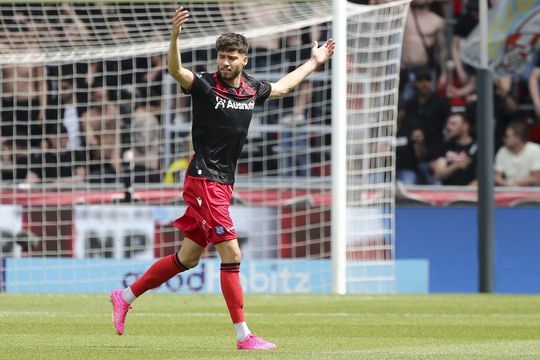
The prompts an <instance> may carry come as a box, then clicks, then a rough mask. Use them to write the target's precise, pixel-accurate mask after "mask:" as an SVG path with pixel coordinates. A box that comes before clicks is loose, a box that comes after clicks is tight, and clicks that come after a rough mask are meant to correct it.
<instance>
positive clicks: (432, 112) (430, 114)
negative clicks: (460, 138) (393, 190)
mask: <svg viewBox="0 0 540 360" xmlns="http://www.w3.org/2000/svg"><path fill="white" fill-rule="evenodd" d="M432 76H433V75H432V72H431V71H430V70H429V69H428V68H419V69H418V70H417V71H416V80H415V88H416V94H415V96H414V97H413V98H412V99H411V100H410V101H408V102H407V103H406V104H405V113H406V117H407V120H406V121H407V122H414V123H416V124H417V126H418V128H419V129H420V130H421V133H420V132H415V133H414V134H413V135H414V141H415V142H416V143H418V144H420V145H422V146H423V147H424V148H425V150H424V151H422V152H421V153H419V154H418V155H419V158H418V162H419V171H420V174H421V176H422V177H423V179H422V182H425V183H427V184H431V185H435V184H438V181H437V180H436V179H435V178H433V176H432V175H431V173H430V170H429V163H430V162H431V161H432V160H433V159H435V158H436V157H438V156H439V155H440V154H441V150H442V149H441V146H442V144H443V141H444V135H443V129H444V121H445V119H446V118H448V115H449V113H450V108H449V105H448V102H447V101H446V99H443V98H442V97H440V96H438V95H437V94H435V93H434V91H433V88H432V86H431V83H432V80H433V78H432Z"/></svg>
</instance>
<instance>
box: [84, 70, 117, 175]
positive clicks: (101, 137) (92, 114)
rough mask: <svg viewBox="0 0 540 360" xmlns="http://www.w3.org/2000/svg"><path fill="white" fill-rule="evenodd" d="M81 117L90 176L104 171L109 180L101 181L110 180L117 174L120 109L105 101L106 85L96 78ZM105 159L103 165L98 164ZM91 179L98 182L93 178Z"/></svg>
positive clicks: (107, 97)
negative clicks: (89, 163)
mask: <svg viewBox="0 0 540 360" xmlns="http://www.w3.org/2000/svg"><path fill="white" fill-rule="evenodd" d="M81 120H82V125H83V129H84V131H85V135H86V148H87V150H88V151H89V153H90V161H91V169H90V175H91V176H92V175H94V174H96V175H97V174H107V175H108V176H107V177H108V178H109V181H105V182H114V181H115V180H116V179H115V177H116V174H120V173H121V161H120V152H121V149H120V127H121V118H120V111H119V109H118V107H117V106H116V105H114V104H113V103H112V102H111V101H110V100H109V95H108V91H107V88H106V87H105V86H104V85H103V83H102V82H101V80H99V79H96V81H95V82H94V88H93V89H91V91H90V103H89V107H88V110H87V111H86V112H85V113H84V114H83V115H82V119H81ZM105 160H106V164H105V163H103V164H102V163H100V162H101V161H105ZM91 180H95V181H100V180H99V179H94V178H93V177H92V179H91ZM113 180H114V181H113Z"/></svg>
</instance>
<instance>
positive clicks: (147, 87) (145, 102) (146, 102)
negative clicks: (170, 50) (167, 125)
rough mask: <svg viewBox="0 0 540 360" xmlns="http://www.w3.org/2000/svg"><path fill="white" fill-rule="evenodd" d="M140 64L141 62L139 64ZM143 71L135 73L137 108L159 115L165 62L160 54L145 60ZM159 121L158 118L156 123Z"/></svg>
mask: <svg viewBox="0 0 540 360" xmlns="http://www.w3.org/2000/svg"><path fill="white" fill-rule="evenodd" d="M140 63H141V64H142V61H141V62H140ZM144 65H145V69H146V70H145V71H139V72H137V78H138V79H137V90H136V96H137V97H139V98H140V99H141V100H140V101H139V102H138V104H137V107H142V108H144V109H146V110H147V111H150V112H152V113H153V114H157V115H159V114H160V113H161V111H162V110H163V109H162V106H161V98H162V96H161V95H162V88H163V73H164V71H165V68H166V66H165V61H164V57H163V55H162V54H158V55H153V56H151V57H150V58H149V59H147V63H146V64H144ZM159 120H160V119H159V118H158V121H159Z"/></svg>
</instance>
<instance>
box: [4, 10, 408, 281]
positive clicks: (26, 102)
mask: <svg viewBox="0 0 540 360" xmlns="http://www.w3.org/2000/svg"><path fill="white" fill-rule="evenodd" d="M407 6H408V1H399V2H395V3H393V4H388V5H383V6H378V7H369V8H368V7H362V6H357V5H352V4H349V5H348V14H349V17H348V20H347V21H348V37H349V41H348V44H347V47H348V64H347V65H346V66H347V68H348V73H349V77H348V93H347V99H348V118H347V123H348V127H349V131H348V138H347V139H346V140H345V139H344V141H347V144H348V155H347V156H348V175H349V176H348V183H347V188H348V205H347V207H348V212H347V214H348V215H347V216H348V220H349V221H348V224H349V225H348V229H349V230H348V234H347V241H348V250H347V251H348V260H349V262H348V263H349V270H348V291H349V292H391V291H393V290H394V285H393V284H394V282H395V276H394V271H393V262H392V259H393V257H394V255H393V249H394V239H393V233H394V231H393V226H394V225H393V216H394V214H393V185H392V184H393V143H392V139H393V134H394V131H395V129H394V121H395V119H394V118H395V106H396V99H397V77H398V72H399V56H400V45H401V32H402V29H403V21H404V15H405V13H406V10H407ZM175 7H176V5H175V4H171V3H154V2H152V3H112V2H105V3H90V4H86V3H79V2H73V3H57V4H55V3H10V4H6V3H4V4H0V11H1V13H2V16H1V17H0V22H1V23H0V25H1V26H2V28H3V31H2V33H1V35H0V46H1V48H2V51H1V52H0V68H1V78H0V85H1V86H2V104H1V109H0V110H1V115H2V125H1V129H0V131H1V134H0V137H1V140H2V149H1V179H0V180H1V194H0V200H1V205H0V213H1V216H0V219H1V220H0V230H1V232H0V234H1V236H0V259H1V260H0V291H16V292H25V291H33V292H56V291H61V292H104V291H108V290H110V289H111V288H115V287H121V286H126V285H128V284H129V283H130V282H132V281H133V280H134V279H135V278H136V277H137V276H139V275H140V274H141V273H142V272H143V271H144V270H145V269H146V268H147V267H148V266H149V265H150V264H151V263H152V261H153V259H155V258H157V257H161V256H165V255H168V254H171V253H174V252H175V251H177V250H178V249H179V246H180V244H181V242H182V240H183V235H182V233H181V232H180V231H179V230H177V229H176V228H174V227H173V225H172V222H173V221H174V220H175V219H176V218H177V217H179V216H180V215H181V214H182V213H183V211H184V210H185V204H184V203H183V201H182V197H181V195H182V194H181V190H182V182H183V176H184V172H185V169H186V167H187V165H188V162H189V159H190V156H191V153H192V149H191V144H190V130H191V121H192V119H191V111H190V110H191V100H190V98H189V97H188V96H187V95H185V94H183V93H182V92H181V91H179V88H178V86H177V85H176V83H175V82H174V80H173V79H172V78H171V77H170V76H169V75H168V74H167V71H166V67H167V66H166V52H167V49H168V41H169V33H170V21H171V19H172V15H173V14H174V10H175ZM189 10H190V15H191V16H190V20H189V21H188V22H187V23H186V25H185V26H184V27H183V30H182V35H181V37H180V48H181V55H182V63H183V65H184V66H185V67H187V68H189V69H191V70H193V71H209V72H213V71H215V58H216V53H215V50H214V41H215V39H216V37H217V35H219V34H220V33H223V32H240V33H243V34H245V35H246V36H247V37H248V38H249V40H250V45H251V49H250V60H249V63H248V66H247V71H249V72H250V73H252V74H253V75H254V76H255V77H256V78H257V79H258V80H265V81H269V82H275V81H277V80H278V79H279V78H281V77H282V76H283V75H285V74H286V73H287V72H289V71H291V70H292V69H294V68H296V67H297V66H299V65H300V64H302V63H303V62H304V61H305V60H307V59H308V58H309V56H310V46H311V45H310V44H311V42H312V41H313V40H317V41H324V40H325V39H327V38H329V37H331V32H332V31H331V23H330V21H331V19H332V17H331V14H332V8H331V3H330V2H326V1H322V2H298V3H295V2H290V3H289V2H278V3H249V2H232V3H204V2H200V3H199V2H193V3H190V4H189ZM330 66H335V65H331V64H330V63H328V64H326V65H325V66H323V67H321V68H320V69H318V70H317V71H316V72H315V73H313V74H312V75H311V76H310V77H309V79H308V80H307V81H304V82H303V83H302V84H301V85H300V86H298V87H297V88H296V89H295V90H294V91H293V92H292V93H291V94H290V95H288V96H286V97H284V98H281V99H277V100H272V101H267V102H266V103H265V104H264V105H263V106H261V107H259V108H257V109H256V110H255V113H254V116H253V119H252V122H251V126H250V133H249V135H248V139H247V142H246V144H245V146H244V149H243V151H242V154H241V157H240V159H239V162H238V174H237V182H236V184H235V192H234V197H233V204H232V205H231V215H232V218H233V220H234V222H235V229H236V231H237V233H238V236H239V241H240V244H241V248H242V252H243V261H242V263H243V265H242V266H243V269H244V270H242V271H243V273H245V274H246V277H245V278H244V279H243V282H244V287H245V289H246V291H253V292H329V291H331V265H330V261H329V258H330V256H331V253H330V241H331V239H330V226H331V217H330V205H331V195H330V194H331V189H330V176H331V174H330V162H331V158H330V153H331V151H330V150H331V142H330V135H331V98H330V94H331V79H330ZM343 66H345V65H343ZM204 259H205V260H204V262H203V264H202V265H201V266H199V267H198V268H197V269H194V270H192V271H191V272H190V273H188V274H186V275H182V276H181V277H175V278H174V279H171V281H170V282H168V283H167V284H165V285H164V286H162V287H161V288H160V290H158V291H164V292H170V291H173V292H197V291H207V292H219V281H218V279H216V278H215V274H216V273H219V271H218V269H219V264H218V263H217V261H218V260H217V256H216V253H215V251H214V249H213V248H212V247H210V248H209V249H208V251H207V252H206V253H205V256H204ZM275 259H279V262H276V261H275ZM216 284H217V285H216Z"/></svg>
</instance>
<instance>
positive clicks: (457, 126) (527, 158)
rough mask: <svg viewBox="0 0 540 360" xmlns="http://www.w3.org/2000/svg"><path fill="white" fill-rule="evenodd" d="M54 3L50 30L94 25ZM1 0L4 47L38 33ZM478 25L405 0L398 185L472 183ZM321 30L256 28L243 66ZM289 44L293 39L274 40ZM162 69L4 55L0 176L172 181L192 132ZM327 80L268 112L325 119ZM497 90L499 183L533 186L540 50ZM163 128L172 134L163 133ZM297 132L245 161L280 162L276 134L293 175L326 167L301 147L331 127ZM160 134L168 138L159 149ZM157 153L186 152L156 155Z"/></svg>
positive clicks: (457, 8)
mask: <svg viewBox="0 0 540 360" xmlns="http://www.w3.org/2000/svg"><path fill="white" fill-rule="evenodd" d="M353 2H356V3H363V4H366V3H371V4H374V3H380V2H385V1H384V0H365V1H362V0H358V1H353ZM58 7H59V11H60V14H61V16H59V17H58V19H59V20H58V21H59V22H58V24H57V28H58V31H59V32H61V31H62V29H64V30H65V29H67V28H69V27H71V28H73V29H75V31H72V32H67V31H66V34H71V35H70V37H69V36H68V39H67V40H69V41H71V42H74V43H77V42H78V41H83V40H84V37H85V36H88V33H89V32H90V31H91V29H92V27H91V26H90V24H89V23H86V22H85V21H86V20H87V19H86V18H85V17H84V16H79V15H81V14H78V13H77V11H76V10H75V9H73V8H71V7H70V6H69V5H67V4H59V5H58ZM0 10H1V11H2V18H4V19H8V20H6V21H11V22H12V25H13V26H7V27H6V28H7V29H11V30H12V31H10V32H9V33H8V34H4V35H3V36H2V37H1V38H0V48H2V49H4V50H5V49H7V48H9V46H13V44H17V42H19V43H26V44H28V43H29V40H28V39H29V38H31V37H32V36H34V35H35V33H34V32H35V25H36V24H35V22H36V21H40V19H42V18H43V17H40V16H36V14H32V11H33V10H32V9H31V8H29V9H27V10H24V9H19V10H16V11H14V10H13V8H10V7H9V6H8V7H1V8H0ZM100 16H102V17H103V19H108V20H107V21H109V22H110V23H111V24H113V26H114V27H115V34H117V36H119V37H122V36H128V35H129V29H126V28H125V27H124V26H123V23H122V22H115V21H114V17H111V14H101V15H100V14H97V15H96V14H94V17H93V18H100ZM149 16H151V15H149ZM224 21H226V19H224ZM477 23H478V0H456V1H452V2H448V1H433V0H414V1H413V2H412V4H411V10H410V12H409V14H408V17H407V22H406V26H405V34H404V47H403V52H402V63H401V73H400V85H399V97H400V102H399V105H398V127H397V138H396V151H397V152H396V153H397V156H396V157H397V160H396V161H397V162H396V170H397V172H396V176H397V179H398V180H399V181H401V182H403V183H404V184H406V185H472V184H474V183H475V181H476V173H475V171H476V170H475V164H476V160H475V159H476V154H477V145H476V138H475V128H476V123H477V119H476V110H475V109H476V102H477V95H476V76H475V69H474V68H473V67H472V66H469V65H468V64H466V63H464V62H463V61H462V56H461V54H460V43H461V42H462V41H463V40H464V39H465V38H467V36H468V35H469V34H470V33H471V31H472V30H473V29H474V28H475V26H476V24H477ZM93 25H95V24H93ZM33 29H34V30H33ZM327 32H328V31H327V29H326V28H323V27H319V28H317V27H314V28H313V29H308V30H305V29H304V31H300V32H296V33H294V32H288V33H286V34H285V35H284V36H277V35H268V36H264V37H261V38H257V39H254V40H253V42H252V44H251V46H252V52H253V53H254V54H255V56H253V57H252V58H251V60H250V65H249V66H248V71H250V70H252V69H257V71H259V72H260V71H261V69H265V71H266V72H267V74H270V73H271V72H281V71H287V70H289V68H290V67H293V66H294V64H296V63H298V62H299V61H302V60H304V59H306V58H307V57H309V54H310V53H309V51H310V49H309V47H307V46H301V45H302V44H309V43H310V42H311V41H312V40H320V39H325V38H326V37H327V35H328V33H327ZM66 36H67V35H66ZM156 36H158V35H156ZM67 40H66V41H67ZM283 47H286V48H287V49H291V50H287V51H285V52H282V51H279V49H281V48H283ZM257 54H261V55H260V56H257ZM283 54H284V55H283ZM214 56H215V53H214V52H213V51H207V50H200V49H197V50H189V51H186V52H183V53H182V59H183V61H184V63H186V64H191V65H192V69H193V70H195V71H201V70H205V64H207V63H208V61H209V60H210V59H211V58H212V57H214ZM284 60H285V61H284ZM284 64H285V65H284ZM283 66H287V67H289V68H287V69H282V67H283ZM166 76H168V75H167V74H166V59H165V54H158V55H147V56H136V57H132V58H127V59H125V58H124V59H120V60H99V61H97V60H95V61H94V60H93V61H86V62H85V61H81V62H76V63H68V64H60V65H58V64H56V65H39V64H35V65H20V64H12V65H3V66H2V76H1V83H2V103H1V106H2V107H1V116H2V118H1V127H0V130H1V136H0V140H1V149H2V150H1V158H0V169H1V173H0V176H1V178H0V181H1V182H4V183H54V184H73V183H100V184H103V183H128V184H130V183H132V182H135V183H162V182H166V183H174V182H175V181H177V180H178V178H179V174H180V173H181V172H182V171H183V169H185V167H186V166H187V161H188V160H189V158H188V154H189V142H188V141H186V140H185V139H186V138H187V135H188V134H187V132H186V131H174V132H172V133H170V134H164V133H163V132H162V131H160V129H163V122H164V119H163V116H164V113H163V107H164V106H165V104H164V103H163V102H164V101H163V94H162V92H163V88H164V83H166V82H165V81H164V79H165V77H166ZM321 81H323V80H317V79H315V80H310V81H305V82H304V83H303V84H302V85H301V88H300V90H299V91H298V92H297V95H296V96H289V97H287V98H286V99H285V100H283V101H280V102H279V103H278V102H270V103H269V104H268V105H267V106H268V109H267V110H268V113H269V114H270V115H268V116H267V118H265V119H264V121H265V123H266V124H269V125H275V124H288V125H297V124H304V123H307V122H313V121H314V119H315V118H319V119H322V123H324V124H329V122H330V120H329V119H330V117H329V116H328V113H327V112H328V110H324V109H320V108H317V107H316V106H315V107H308V106H307V104H308V103H318V102H317V101H309V100H310V99H309V97H310V96H311V97H312V98H313V97H318V98H322V97H324V96H328V94H322V92H324V91H326V92H328V91H327V90H316V89H320V88H321V87H320V86H315V85H314V84H316V82H321ZM493 90H494V91H493V93H494V106H495V108H494V114H495V118H494V122H495V133H494V137H495V144H496V149H495V150H496V153H495V154H494V156H495V162H494V171H495V174H496V183H497V185H500V186H538V185H540V145H538V144H537V142H540V54H537V55H536V56H535V57H534V59H533V61H531V63H530V64H529V66H528V67H527V69H526V70H525V71H524V72H523V73H521V74H515V75H514V76H509V77H495V78H494V81H493ZM175 91H176V90H175ZM176 98H177V100H176V101H175V103H174V104H173V106H175V107H176V110H173V113H174V114H176V116H175V117H174V123H180V124H182V123H183V124H186V123H189V121H190V119H189V106H190V103H189V97H187V96H184V95H182V94H178V96H176ZM278 107H280V109H281V110H280V111H279V112H278V111H276V109H277V108H278ZM178 109H183V110H181V111H178ZM325 111H326V113H325ZM275 114H279V118H278V115H275ZM164 136H171V137H174V139H166V140H167V141H162V140H163V137H164ZM278 136H281V138H280V139H278ZM298 139H302V140H297V138H293V136H292V135H291V134H289V135H287V134H286V133H281V134H277V133H272V132H269V133H264V134H263V135H262V137H261V138H260V139H258V140H254V141H258V142H259V143H258V145H259V147H258V150H257V151H259V153H258V154H256V156H255V158H263V157H264V158H266V159H268V160H265V161H266V163H265V164H255V165H254V166H253V168H254V169H257V168H266V169H268V168H270V169H275V168H277V167H278V166H280V164H277V161H275V159H276V156H275V151H277V150H276V149H275V148H276V146H272V148H264V147H265V146H266V147H268V145H267V144H276V143H279V144H280V147H281V148H282V149H281V150H282V151H283V148H284V149H285V151H287V149H290V148H292V147H302V148H305V149H306V150H305V151H303V152H299V153H298V154H297V155H294V156H291V157H290V158H288V160H287V161H288V164H287V165H288V167H287V168H289V169H295V170H294V171H295V173H294V174H293V172H292V170H290V173H288V174H287V175H297V176H316V175H320V174H327V172H325V171H324V170H320V169H319V170H316V169H317V168H318V167H317V164H321V163H323V162H327V161H328V160H329V159H328V158H323V156H324V154H323V155H321V152H316V151H310V150H309V149H310V148H314V147H321V146H325V147H327V145H329V143H330V138H329V136H319V137H314V138H311V139H310V138H309V136H305V137H300V138H298ZM251 141H253V140H251ZM164 143H166V144H171V148H169V149H166V148H165V147H164V145H163V144H164ZM256 145H257V144H256ZM255 148H257V147H255ZM165 151H169V152H173V153H174V152H177V153H182V154H184V155H185V157H184V158H177V157H173V158H172V159H169V161H168V162H164V161H163V160H164V156H163V153H164V152H165ZM263 155H264V156H263ZM246 156H247V155H246ZM328 156H329V154H328ZM258 161H260V160H258ZM281 165H282V164H281ZM240 169H241V168H240ZM276 173H277V172H276ZM175 174H176V176H175Z"/></svg>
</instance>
